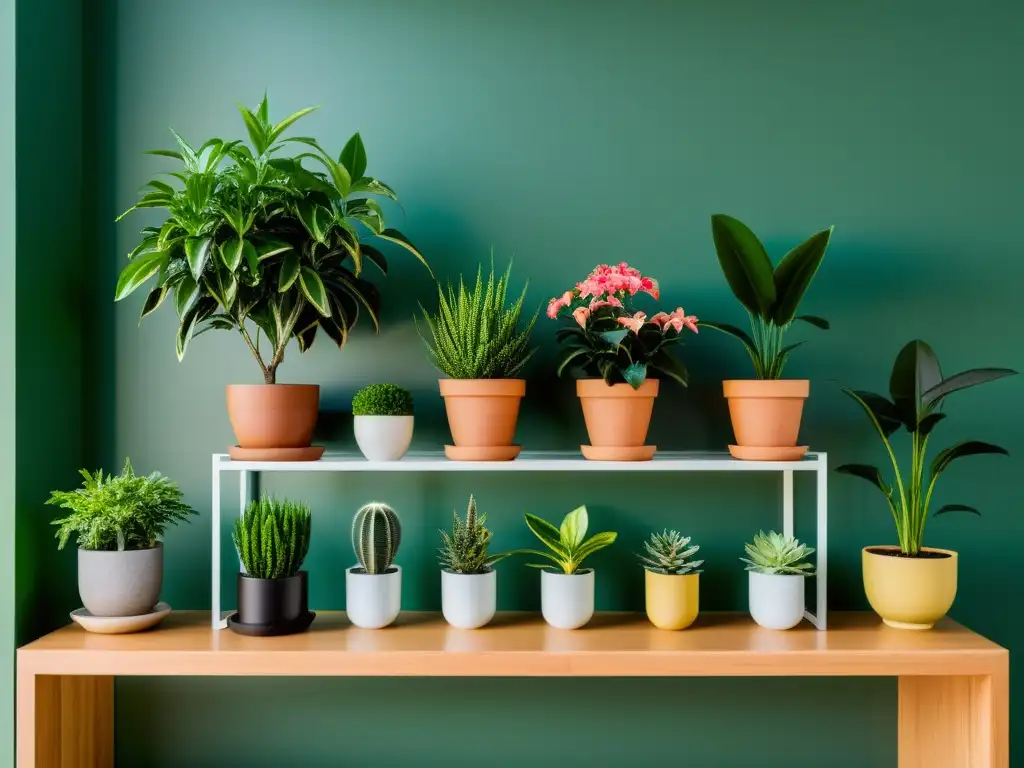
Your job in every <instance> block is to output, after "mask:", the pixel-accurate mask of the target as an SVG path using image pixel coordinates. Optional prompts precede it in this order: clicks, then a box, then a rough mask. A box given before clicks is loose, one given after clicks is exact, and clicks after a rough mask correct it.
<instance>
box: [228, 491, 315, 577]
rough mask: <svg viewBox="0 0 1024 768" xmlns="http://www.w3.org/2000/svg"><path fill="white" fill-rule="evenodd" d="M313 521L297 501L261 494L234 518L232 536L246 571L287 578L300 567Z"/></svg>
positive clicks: (257, 575) (308, 512)
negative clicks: (242, 513) (279, 499)
mask: <svg viewBox="0 0 1024 768" xmlns="http://www.w3.org/2000/svg"><path fill="white" fill-rule="evenodd" d="M312 522H313V517H312V515H311V514H310V511H309V507H307V506H306V505H305V504H303V503H301V502H296V501H288V500H287V499H284V500H281V501H278V500H277V499H272V498H269V497H267V496H261V497H260V498H259V499H258V500H257V501H254V502H253V503H252V504H250V505H249V508H248V509H247V510H245V514H244V515H242V517H240V518H238V519H237V520H236V521H235V530H234V532H233V533H232V536H231V538H232V540H233V541H234V542H235V550H236V551H237V552H238V558H239V559H240V560H241V561H242V565H243V566H244V567H245V572H246V574H247V575H249V576H251V577H252V578H254V579H287V578H289V577H291V576H295V575H296V574H297V573H298V572H299V569H300V568H302V561H303V560H305V559H306V553H307V552H309V533H310V527H311V525H312Z"/></svg>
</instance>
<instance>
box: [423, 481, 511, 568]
mask: <svg viewBox="0 0 1024 768" xmlns="http://www.w3.org/2000/svg"><path fill="white" fill-rule="evenodd" d="M486 522H487V515H479V516H478V515H477V512H476V499H475V498H473V496H472V495H470V497H469V506H468V508H467V509H466V519H465V521H463V520H462V519H461V518H460V517H459V513H458V512H452V532H451V533H450V534H449V533H448V532H447V531H441V532H440V533H441V548H440V549H439V550H438V552H439V553H440V554H439V556H438V558H437V559H438V562H439V563H440V564H441V567H442V568H444V569H445V570H446V571H451V572H452V573H487V572H488V571H489V570H491V566H492V565H494V564H495V563H496V562H498V561H499V560H503V559H504V558H506V557H508V556H509V555H511V554H513V553H511V552H503V553H501V554H498V555H489V554H488V553H487V547H488V546H489V545H490V543H491V532H490V531H489V530H488V529H487V526H486Z"/></svg>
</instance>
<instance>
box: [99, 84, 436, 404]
mask: <svg viewBox="0 0 1024 768" xmlns="http://www.w3.org/2000/svg"><path fill="white" fill-rule="evenodd" d="M314 109H316V107H307V108H305V109H301V110H299V111H298V112H295V113H293V114H291V115H289V116H288V117H286V118H284V119H283V120H280V121H279V122H276V123H274V122H272V121H271V120H270V108H269V105H268V103H267V97H266V96H265V95H264V97H263V100H262V101H261V102H260V104H259V106H257V108H256V109H255V110H250V109H247V108H246V107H244V106H242V105H239V112H240V113H241V116H242V120H243V122H244V124H245V129H246V132H247V135H248V139H249V143H248V144H246V143H245V142H244V141H241V140H224V139H220V138H212V139H209V140H207V141H205V142H203V143H202V144H200V145H199V146H198V147H194V146H193V145H191V144H189V143H188V142H187V141H185V139H183V138H182V137H181V136H179V135H178V134H177V133H174V131H173V130H172V134H173V135H174V138H175V140H176V142H177V149H174V150H165V149H160V150H154V151H152V152H151V153H150V154H155V155H160V156H164V157H169V158H172V159H174V160H176V161H177V162H178V163H179V164H180V167H179V168H178V169H177V170H174V171H172V172H171V173H170V174H169V177H170V178H169V180H168V179H166V178H163V177H161V178H156V179H153V180H152V181H150V182H149V183H148V184H146V186H145V192H144V194H143V195H142V196H141V197H140V198H139V200H138V201H137V202H136V203H135V204H134V205H133V206H132V207H131V208H129V209H128V210H127V211H125V213H123V214H121V216H119V217H118V221H120V220H121V219H122V218H124V217H125V216H126V215H128V214H129V213H131V212H133V211H136V210H139V209H143V208H159V209H163V210H166V211H167V217H166V219H165V220H164V221H163V222H162V223H161V224H160V225H159V226H147V227H144V228H143V230H142V239H141V241H140V242H139V243H138V245H137V246H136V247H135V248H134V249H133V250H132V251H131V253H129V254H128V265H127V266H126V267H125V268H124V270H123V271H122V272H121V275H120V278H119V279H118V282H117V288H116V291H115V300H117V301H120V300H122V299H124V298H126V297H128V296H130V295H131V294H132V293H133V292H134V291H136V290H137V289H139V288H140V287H142V286H143V285H146V284H148V283H149V282H150V281H151V280H153V279H154V278H155V285H153V286H152V287H151V288H150V291H149V294H148V295H147V297H146V301H145V303H144V305H143V308H142V317H145V316H146V315H148V314H150V313H151V312H154V311H155V310H156V309H157V308H158V307H160V306H161V304H163V302H164V301H165V300H166V299H167V297H168V296H171V297H172V299H173V304H174V307H175V310H176V311H177V314H178V320H179V322H178V331H177V338H176V347H177V353H178V359H179V360H180V359H181V358H182V357H183V356H184V354H185V350H186V348H187V346H188V344H189V341H190V340H191V339H192V338H194V337H195V336H197V335H199V334H201V333H204V332H206V331H208V330H229V331H235V332H237V333H239V334H240V335H241V336H242V338H243V339H244V341H245V343H246V345H247V347H248V348H249V350H250V351H251V352H252V354H253V356H254V357H255V358H256V361H257V363H258V364H259V367H260V371H261V372H262V374H263V379H264V382H265V383H267V384H273V383H275V382H276V376H277V369H278V367H279V366H280V365H281V363H282V361H283V360H284V356H285V349H286V348H287V346H288V343H289V342H290V341H291V340H292V339H295V340H296V341H297V342H298V345H299V350H300V351H305V350H307V349H309V348H310V346H311V345H312V344H313V341H314V339H315V338H316V336H317V332H318V330H322V331H323V332H324V333H325V334H326V335H327V336H328V337H329V338H330V339H331V340H332V341H333V342H334V343H335V344H337V345H338V346H339V347H341V346H343V345H344V344H345V341H346V340H347V338H348V334H349V331H350V330H351V328H352V327H353V326H354V325H355V324H356V321H357V320H358V319H359V317H360V316H361V315H362V314H363V313H365V314H366V315H367V316H368V317H369V318H370V321H371V322H372V323H373V325H374V327H377V314H378V309H379V303H380V300H379V295H378V292H377V289H376V288H375V286H374V285H373V283H371V282H370V281H368V280H367V279H366V278H365V277H364V276H363V268H364V266H365V265H366V263H367V262H369V263H371V264H373V265H374V267H376V268H378V269H379V270H380V271H381V273H383V274H387V269H388V264H387V259H386V257H385V255H384V253H383V252H382V251H380V250H378V249H377V248H376V247H375V246H374V245H370V244H369V243H367V242H364V241H365V239H366V238H367V237H370V238H377V239H380V240H384V241H388V242H391V243H396V244H397V245H399V246H401V247H402V248H404V249H406V250H407V251H409V252H410V253H412V255H413V256H415V257H416V258H417V259H418V260H419V261H421V262H422V263H423V264H424V265H426V260H425V259H424V258H423V255H422V254H421V253H420V252H419V250H418V249H417V248H416V247H415V246H414V245H413V244H412V243H411V242H410V241H409V239H408V238H407V237H406V236H405V235H403V234H402V233H401V232H399V231H398V230H397V229H393V228H390V227H388V226H387V224H386V221H385V214H384V210H383V208H382V207H381V205H380V203H379V202H378V200H377V198H387V199H390V200H397V196H396V194H395V192H394V190H392V189H391V188H390V187H389V186H388V185H387V184H385V183H383V182H382V181H379V180H378V179H376V178H374V177H372V176H368V175H366V168H367V159H366V148H365V146H364V145H363V141H362V138H361V137H360V135H359V134H358V133H356V134H354V135H353V136H352V137H351V138H350V139H349V140H348V142H347V143H346V144H345V146H344V147H343V148H342V150H341V152H340V153H339V154H338V155H337V159H335V156H334V155H332V154H331V153H329V152H327V151H326V150H325V149H323V147H321V146H320V144H319V143H318V142H317V141H316V140H315V139H312V138H309V137H291V138H285V137H284V133H285V132H286V131H287V130H288V129H289V128H290V127H291V126H292V125H293V124H294V123H295V122H296V121H298V120H299V119H301V118H302V117H304V116H305V115H307V114H309V113H310V112H312V111H313V110H314ZM290 147H294V148H296V150H298V151H297V152H295V153H292V154H289V152H288V149H289V148H290ZM307 162H308V163H309V164H310V166H309V167H307V166H306V165H305V164H306V163H307ZM428 269H429V267H428ZM264 338H265V340H266V342H265V345H264V344H263V339H264Z"/></svg>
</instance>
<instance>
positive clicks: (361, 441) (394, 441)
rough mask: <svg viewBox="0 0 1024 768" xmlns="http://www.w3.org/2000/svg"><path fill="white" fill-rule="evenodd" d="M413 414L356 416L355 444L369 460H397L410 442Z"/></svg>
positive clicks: (406, 449)
mask: <svg viewBox="0 0 1024 768" xmlns="http://www.w3.org/2000/svg"><path fill="white" fill-rule="evenodd" d="M413 419H414V417H413V416H356V417H355V433H356V444H357V445H358V446H359V450H360V451H362V452H363V456H365V457H366V458H367V459H369V460H370V461H398V460H399V459H400V458H402V457H403V456H405V452H406V451H408V450H409V443H411V442H412V427H413Z"/></svg>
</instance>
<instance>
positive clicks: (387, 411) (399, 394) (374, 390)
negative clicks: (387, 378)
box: [352, 384, 412, 416]
mask: <svg viewBox="0 0 1024 768" xmlns="http://www.w3.org/2000/svg"><path fill="white" fill-rule="evenodd" d="M352 415H353V416H412V392H410V391H409V390H408V389H404V388H402V387H399V386H396V385H394V384H371V385H370V386H368V387H363V388H362V389H360V390H359V391H358V392H356V394H355V397H353V398H352Z"/></svg>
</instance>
